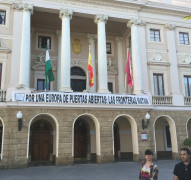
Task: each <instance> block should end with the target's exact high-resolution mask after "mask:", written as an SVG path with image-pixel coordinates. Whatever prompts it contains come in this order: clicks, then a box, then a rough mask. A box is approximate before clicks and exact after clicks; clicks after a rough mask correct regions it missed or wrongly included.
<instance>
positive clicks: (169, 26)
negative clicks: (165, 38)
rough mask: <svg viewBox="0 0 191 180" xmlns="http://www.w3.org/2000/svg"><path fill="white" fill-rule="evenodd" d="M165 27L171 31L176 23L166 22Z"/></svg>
mask: <svg viewBox="0 0 191 180" xmlns="http://www.w3.org/2000/svg"><path fill="white" fill-rule="evenodd" d="M166 28H167V29H169V30H171V31H173V30H175V28H176V25H175V24H166Z"/></svg>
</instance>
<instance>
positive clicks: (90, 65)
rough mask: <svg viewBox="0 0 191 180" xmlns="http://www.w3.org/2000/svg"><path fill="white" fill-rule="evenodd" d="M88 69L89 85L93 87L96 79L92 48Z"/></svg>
mask: <svg viewBox="0 0 191 180" xmlns="http://www.w3.org/2000/svg"><path fill="white" fill-rule="evenodd" d="M88 71H89V86H90V87H92V86H93V85H94V79H93V67H92V56H91V51H90V50H89V60H88Z"/></svg>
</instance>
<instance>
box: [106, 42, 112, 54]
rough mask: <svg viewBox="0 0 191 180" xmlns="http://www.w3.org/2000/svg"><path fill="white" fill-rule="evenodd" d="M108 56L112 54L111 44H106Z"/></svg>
mask: <svg viewBox="0 0 191 180" xmlns="http://www.w3.org/2000/svg"><path fill="white" fill-rule="evenodd" d="M106 51H107V54H111V43H106Z"/></svg>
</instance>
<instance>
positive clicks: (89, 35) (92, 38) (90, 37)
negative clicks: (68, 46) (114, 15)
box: [87, 33, 97, 40]
mask: <svg viewBox="0 0 191 180" xmlns="http://www.w3.org/2000/svg"><path fill="white" fill-rule="evenodd" d="M87 38H88V40H96V39H97V35H96V34H90V33H88V34H87Z"/></svg>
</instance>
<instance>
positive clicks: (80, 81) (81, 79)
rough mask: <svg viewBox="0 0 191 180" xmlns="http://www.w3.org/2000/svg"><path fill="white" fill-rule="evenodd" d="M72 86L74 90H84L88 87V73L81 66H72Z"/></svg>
mask: <svg viewBox="0 0 191 180" xmlns="http://www.w3.org/2000/svg"><path fill="white" fill-rule="evenodd" d="M71 88H72V90H73V91H74V92H82V91H83V90H85V89H86V74H85V72H84V71H83V70H82V69H81V68H79V67H72V68H71Z"/></svg>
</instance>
